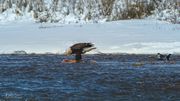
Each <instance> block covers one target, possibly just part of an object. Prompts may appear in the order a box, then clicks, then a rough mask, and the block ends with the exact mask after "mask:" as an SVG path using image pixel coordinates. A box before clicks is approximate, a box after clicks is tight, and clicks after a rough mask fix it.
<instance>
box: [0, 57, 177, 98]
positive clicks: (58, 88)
mask: <svg viewBox="0 0 180 101" xmlns="http://www.w3.org/2000/svg"><path fill="white" fill-rule="evenodd" d="M152 57H153V56H148V55H86V56H85V57H84V58H85V59H86V60H89V59H92V60H96V61H97V63H90V62H88V63H77V64H63V63H61V61H62V59H64V58H65V57H64V56H61V55H0V101H19V100H20V101H40V100H41V101H63V100H66V101H67V100H68V101H120V100H129V101H141V100H142V101H147V100H149V101H152V100H154V101H178V100H180V96H179V95H180V61H179V60H180V56H173V60H174V61H171V62H166V63H165V62H161V61H156V60H155V59H154V58H152Z"/></svg>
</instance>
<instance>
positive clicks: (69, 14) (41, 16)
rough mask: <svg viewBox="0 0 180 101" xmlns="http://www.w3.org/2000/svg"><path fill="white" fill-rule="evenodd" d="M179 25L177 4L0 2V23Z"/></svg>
mask: <svg viewBox="0 0 180 101" xmlns="http://www.w3.org/2000/svg"><path fill="white" fill-rule="evenodd" d="M148 16H151V18H153V19H158V20H166V21H169V22H172V23H180V0H1V1H0V23H1V22H9V21H22V22H24V21H32V22H34V21H36V22H41V23H42V22H53V23H56V22H59V23H82V22H83V23H89V22H90V23H97V22H102V21H115V20H122V19H142V18H146V17H148Z"/></svg>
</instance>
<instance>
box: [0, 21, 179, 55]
mask: <svg viewBox="0 0 180 101" xmlns="http://www.w3.org/2000/svg"><path fill="white" fill-rule="evenodd" d="M179 33H180V25H177V24H170V23H167V22H161V21H157V20H122V21H115V22H105V23H97V24H69V25H68V24H48V23H44V24H37V23H32V22H18V23H17V22H14V23H10V22H9V23H4V24H3V23H1V24H0V37H1V40H0V53H12V52H13V51H17V50H24V51H26V52H27V53H46V52H51V53H60V54H62V53H63V52H64V51H65V49H67V48H68V47H69V46H70V45H72V44H74V43H77V42H92V43H94V44H95V45H96V47H97V48H98V50H99V51H101V52H103V53H129V54H133V53H135V54H154V53H157V52H161V53H179V52H180V41H179V40H180V34H179ZM92 53H96V52H92Z"/></svg>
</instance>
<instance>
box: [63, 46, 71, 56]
mask: <svg viewBox="0 0 180 101" xmlns="http://www.w3.org/2000/svg"><path fill="white" fill-rule="evenodd" d="M71 54H72V50H71V48H68V49H67V50H66V51H65V53H64V55H71Z"/></svg>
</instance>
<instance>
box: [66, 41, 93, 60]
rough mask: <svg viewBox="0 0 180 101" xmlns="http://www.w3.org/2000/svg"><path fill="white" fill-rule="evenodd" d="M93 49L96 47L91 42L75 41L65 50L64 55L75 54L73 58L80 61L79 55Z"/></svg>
mask: <svg viewBox="0 0 180 101" xmlns="http://www.w3.org/2000/svg"><path fill="white" fill-rule="evenodd" d="M93 49H96V47H94V44H92V43H76V44H74V45H72V46H71V47H69V48H68V49H67V50H66V52H65V55H71V54H75V60H76V61H81V59H82V56H81V55H82V54H85V53H86V52H89V51H91V50H93Z"/></svg>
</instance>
